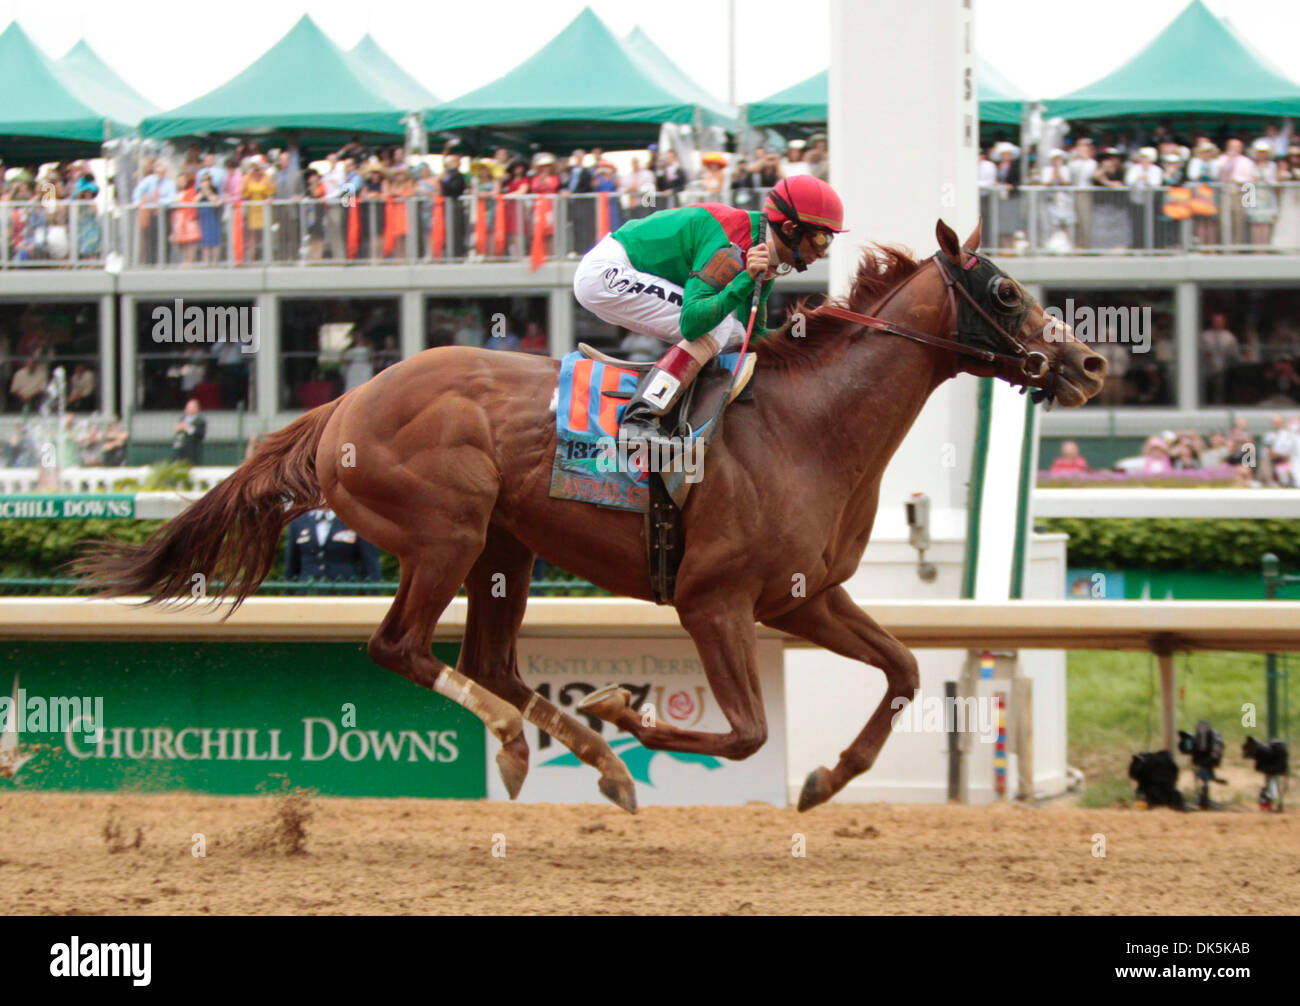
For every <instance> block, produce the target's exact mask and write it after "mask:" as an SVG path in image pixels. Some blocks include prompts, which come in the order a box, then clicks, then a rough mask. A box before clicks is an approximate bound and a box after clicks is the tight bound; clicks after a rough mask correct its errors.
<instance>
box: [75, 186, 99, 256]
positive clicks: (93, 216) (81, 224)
mask: <svg viewBox="0 0 1300 1006" xmlns="http://www.w3.org/2000/svg"><path fill="white" fill-rule="evenodd" d="M98 195H99V186H98V185H96V184H95V179H94V177H93V176H91V175H90V174H85V175H82V176H81V177H80V178H78V179H77V186H76V188H75V189H74V190H73V193H72V197H73V198H74V199H75V200H76V201H77V207H76V210H77V254H78V255H79V256H80V257H81V258H83V259H93V258H99V256H100V253H101V252H102V250H103V249H102V247H101V243H102V241H103V230H102V228H101V227H100V223H99V212H98V210H97V209H96V207H95V197H96V196H98Z"/></svg>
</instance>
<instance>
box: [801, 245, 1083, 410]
mask: <svg viewBox="0 0 1300 1006" xmlns="http://www.w3.org/2000/svg"><path fill="white" fill-rule="evenodd" d="M963 251H965V249H963ZM931 261H933V262H934V264H935V267H936V268H937V269H938V270H939V275H940V276H942V277H943V284H944V288H945V289H946V290H947V293H948V302H949V305H950V307H951V309H952V317H953V322H952V332H951V333H950V334H949V335H947V336H946V337H945V336H941V335H934V334H933V333H931V332H922V331H921V330H920V329H916V328H911V327H909V326H907V325H900V324H897V323H896V322H892V321H886V320H885V319H884V318H876V317H874V316H872V315H869V314H861V313H859V312H857V311H850V310H849V309H848V308H844V307H836V306H835V305H833V304H826V305H823V306H822V307H820V308H818V313H819V314H824V315H828V316H829V317H832V318H839V319H841V320H843V321H849V322H853V323H854V324H857V325H863V326H865V327H867V328H872V329H875V330H876V331H879V332H885V333H887V334H888V335H897V336H900V337H901V338H904V339H910V340H911V341H912V342H919V343H922V344H923V345H926V346H934V347H936V348H938V349H944V350H947V351H948V352H951V353H956V354H957V355H959V356H968V357H972V358H973V359H976V360H982V361H983V362H984V363H991V364H993V365H994V367H996V368H997V369H998V370H999V371H1003V372H1004V373H1005V374H1006V375H1007V376H1008V380H1011V381H1012V383H1023V384H1024V387H1023V388H1022V390H1021V394H1024V393H1025V392H1026V391H1028V390H1029V386H1030V385H1029V382H1030V381H1038V380H1042V379H1043V378H1044V377H1046V376H1047V375H1048V374H1050V375H1051V377H1052V382H1051V386H1050V387H1048V388H1046V389H1039V390H1036V391H1035V399H1034V400H1035V401H1041V400H1042V399H1043V398H1048V399H1051V398H1054V397H1055V394H1056V381H1057V378H1058V376H1059V370H1058V368H1057V366H1056V364H1054V363H1053V362H1052V361H1050V360H1049V359H1048V358H1047V357H1046V356H1045V355H1044V354H1043V353H1040V352H1038V351H1037V350H1034V351H1032V352H1031V351H1029V350H1027V349H1025V347H1024V346H1023V345H1021V343H1020V341H1019V340H1018V339H1016V337H1015V336H1013V335H1011V333H1009V332H1007V331H1006V329H1004V328H1003V327H1002V326H1001V325H1000V324H999V323H998V322H997V321H996V320H995V319H994V318H993V317H991V316H990V315H989V313H988V312H987V311H986V310H985V309H984V307H983V306H982V305H981V304H980V303H979V302H978V301H977V300H976V299H975V298H974V297H973V296H972V295H971V293H970V291H969V290H967V289H966V287H965V286H963V285H962V284H960V283H958V282H957V281H956V279H954V278H953V275H952V273H951V271H950V269H951V266H950V264H949V263H948V262H946V261H945V260H944V256H943V253H942V252H936V253H935V254H934V255H933V256H931ZM958 296H961V297H963V298H964V299H965V300H966V302H967V303H968V304H969V305H970V306H971V307H972V308H973V309H974V310H975V312H976V313H977V314H978V315H979V316H980V318H982V319H983V321H984V323H985V324H987V325H988V326H989V328H990V329H991V330H992V331H993V332H994V333H995V334H996V335H997V336H998V337H1000V338H1001V340H1002V341H1003V343H1005V344H1006V345H1008V346H1010V347H1011V350H1012V352H1010V353H999V352H996V351H995V350H992V349H981V348H979V347H978V346H971V345H967V344H966V343H964V342H962V341H961V331H960V323H959V320H958V319H959V317H960V314H959V312H958V310H957V297H958ZM1016 377H1022V378H1024V381H1023V382H1021V381H1016V380H1015V378H1016Z"/></svg>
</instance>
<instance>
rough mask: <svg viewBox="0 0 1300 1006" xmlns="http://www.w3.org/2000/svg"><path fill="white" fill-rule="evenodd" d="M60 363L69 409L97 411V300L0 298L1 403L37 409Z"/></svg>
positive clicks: (7, 408) (99, 395)
mask: <svg viewBox="0 0 1300 1006" xmlns="http://www.w3.org/2000/svg"><path fill="white" fill-rule="evenodd" d="M59 367H62V368H63V372H64V389H65V390H64V400H65V404H66V407H67V409H68V411H69V412H96V411H102V408H103V402H104V400H105V399H104V397H103V394H104V389H103V388H102V387H101V383H100V369H101V368H100V360H99V303H98V302H97V301H85V302H71V301H69V302H53V303H44V304H39V303H37V304H33V303H31V302H30V301H24V302H22V303H16V302H13V301H9V302H4V303H0V409H3V411H5V412H15V413H21V412H35V411H38V410H39V409H40V407H41V405H42V403H43V402H44V401H45V397H46V388H47V387H48V386H49V383H50V380H51V379H52V377H53V376H54V374H55V371H56V370H57V369H58V368H59ZM109 401H111V389H109Z"/></svg>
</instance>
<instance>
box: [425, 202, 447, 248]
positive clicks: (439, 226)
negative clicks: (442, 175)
mask: <svg viewBox="0 0 1300 1006" xmlns="http://www.w3.org/2000/svg"><path fill="white" fill-rule="evenodd" d="M445 200H446V196H434V197H433V223H432V225H431V226H430V227H429V257H430V258H442V252H443V248H444V247H446V244H447V216H446V213H447V211H446V206H445Z"/></svg>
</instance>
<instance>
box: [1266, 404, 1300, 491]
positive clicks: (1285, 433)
mask: <svg viewBox="0 0 1300 1006" xmlns="http://www.w3.org/2000/svg"><path fill="white" fill-rule="evenodd" d="M1261 445H1262V446H1263V448H1264V450H1266V451H1267V452H1268V455H1269V460H1270V461H1272V463H1273V474H1274V477H1275V478H1276V479H1277V481H1278V484H1279V485H1284V486H1294V485H1295V484H1296V479H1295V466H1296V463H1297V462H1298V461H1300V420H1296V422H1295V423H1294V424H1288V423H1287V421H1286V419H1285V417H1283V416H1281V415H1274V416H1273V428H1272V429H1271V430H1269V431H1268V432H1267V433H1265V434H1264V436H1263V437H1262V438H1261Z"/></svg>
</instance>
